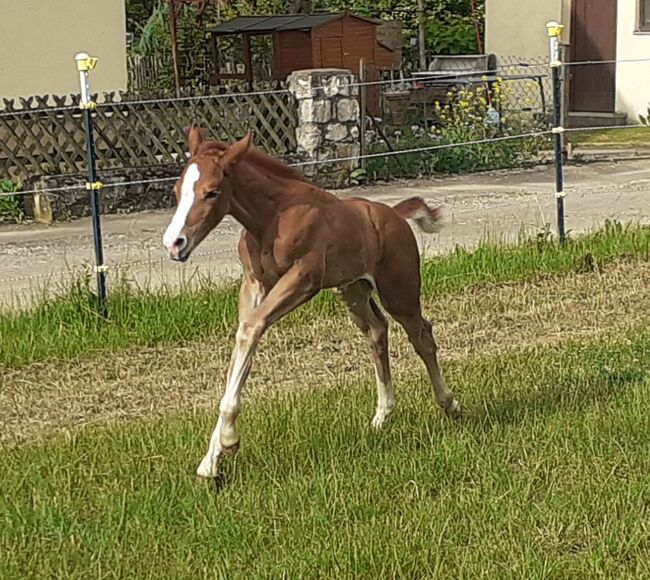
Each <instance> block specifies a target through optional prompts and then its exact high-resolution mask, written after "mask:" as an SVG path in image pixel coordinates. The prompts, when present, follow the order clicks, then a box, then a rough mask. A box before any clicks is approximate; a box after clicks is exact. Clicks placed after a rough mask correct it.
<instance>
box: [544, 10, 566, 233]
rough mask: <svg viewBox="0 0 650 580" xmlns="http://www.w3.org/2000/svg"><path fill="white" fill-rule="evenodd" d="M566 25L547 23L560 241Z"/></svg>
mask: <svg viewBox="0 0 650 580" xmlns="http://www.w3.org/2000/svg"><path fill="white" fill-rule="evenodd" d="M563 28H564V26H562V25H561V24H558V23H557V22H549V23H548V24H547V25H546V29H547V31H548V38H549V48H550V57H551V62H550V65H551V73H552V80H553V128H552V131H553V135H554V141H555V198H556V202H557V231H558V236H559V238H560V243H561V244H564V243H565V242H566V231H565V227H564V174H563V164H564V159H563V157H562V134H563V133H564V127H563V126H562V79H561V78H560V73H561V68H562V61H561V60H560V35H561V34H562V29H563Z"/></svg>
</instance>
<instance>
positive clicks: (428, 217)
mask: <svg viewBox="0 0 650 580" xmlns="http://www.w3.org/2000/svg"><path fill="white" fill-rule="evenodd" d="M393 209H394V210H395V211H396V212H397V213H398V214H399V215H400V216H401V217H403V218H404V219H406V220H413V221H414V222H415V223H416V224H417V225H418V227H419V228H420V229H421V230H423V231H425V232H426V233H427V234H433V233H435V232H439V231H440V230H441V228H442V224H441V223H440V221H441V220H442V210H441V209H440V208H439V207H435V208H431V207H429V206H428V205H427V204H426V202H425V201H424V200H423V199H422V198H421V197H409V198H408V199H405V200H404V201H400V202H399V203H398V204H397V205H395V206H393Z"/></svg>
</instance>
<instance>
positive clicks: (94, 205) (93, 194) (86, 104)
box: [75, 52, 108, 316]
mask: <svg viewBox="0 0 650 580" xmlns="http://www.w3.org/2000/svg"><path fill="white" fill-rule="evenodd" d="M75 60H76V61H77V70H78V71H79V84H80V88H81V93H80V95H81V98H80V101H79V108H80V109H81V110H82V112H83V118H84V130H85V133H86V158H87V160H88V182H87V183H86V189H87V190H88V191H89V194H90V210H91V213H92V221H93V239H94V242H95V274H96V275H97V297H98V299H99V309H100V312H101V314H102V315H103V316H106V315H107V314H108V312H107V307H106V270H107V267H106V266H105V265H104V250H103V248H102V224H101V219H100V215H99V200H98V197H97V196H98V193H99V191H100V190H101V189H102V187H103V184H102V182H101V181H99V180H98V179H97V167H96V165H95V141H94V138H93V118H92V110H93V109H94V108H95V106H96V103H95V102H94V101H92V99H91V98H90V82H89V79H88V73H89V72H90V71H91V70H93V69H94V68H95V66H96V65H97V59H96V58H93V57H91V56H88V54H86V53H85V52H80V53H79V54H77V55H76V56H75Z"/></svg>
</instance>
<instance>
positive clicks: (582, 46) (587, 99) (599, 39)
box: [570, 0, 617, 113]
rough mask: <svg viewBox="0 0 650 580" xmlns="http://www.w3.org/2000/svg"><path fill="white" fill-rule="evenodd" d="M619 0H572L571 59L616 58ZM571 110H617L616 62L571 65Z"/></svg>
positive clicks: (605, 111) (606, 111) (608, 111)
mask: <svg viewBox="0 0 650 580" xmlns="http://www.w3.org/2000/svg"><path fill="white" fill-rule="evenodd" d="M616 2H617V0H573V17H572V20H571V60H572V61H585V60H614V59H615V58H616ZM570 69H571V90H570V99H571V101H570V107H571V110H572V111H588V112H602V113H611V112H614V107H615V101H616V65H614V64H586V65H576V66H572V67H570Z"/></svg>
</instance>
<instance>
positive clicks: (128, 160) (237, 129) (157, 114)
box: [0, 86, 297, 179]
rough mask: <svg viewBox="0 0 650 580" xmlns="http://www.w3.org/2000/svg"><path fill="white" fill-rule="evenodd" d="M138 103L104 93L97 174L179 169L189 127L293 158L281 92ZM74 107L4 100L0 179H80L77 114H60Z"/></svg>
mask: <svg viewBox="0 0 650 580" xmlns="http://www.w3.org/2000/svg"><path fill="white" fill-rule="evenodd" d="M226 91H227V92H226ZM141 97H142V95H139V96H138V100H137V101H136V100H135V99H133V97H132V96H129V95H126V94H119V95H115V94H113V93H108V94H105V95H104V98H103V100H102V101H101V102H100V104H99V105H98V107H97V110H96V114H95V119H96V123H95V128H96V135H95V146H96V149H97V158H98V168H99V169H100V170H101V169H110V168H122V167H142V166H152V165H158V164H169V163H176V162H179V161H180V160H181V159H184V156H185V152H186V149H187V148H186V145H185V141H184V134H183V129H184V127H187V126H189V125H190V124H191V123H192V122H196V123H199V124H200V125H202V126H203V127H205V128H207V129H208V131H209V133H210V134H211V135H212V137H214V138H216V139H219V140H223V141H231V140H233V139H237V138H240V137H242V136H243V135H244V134H245V133H246V131H248V130H249V129H250V130H252V131H253V133H254V142H255V144H256V145H257V146H258V147H260V148H262V149H264V150H265V151H267V152H269V153H272V154H276V155H286V154H290V153H293V152H295V149H296V137H295V128H296V124H297V110H296V105H295V102H294V99H293V97H292V95H291V94H290V93H289V92H287V91H284V90H282V92H274V93H266V94H251V93H249V92H247V91H246V89H245V88H244V87H239V88H236V87H232V86H229V87H228V88H227V89H226V88H224V89H222V90H221V91H220V92H217V91H215V92H213V93H211V94H202V95H196V94H192V93H189V92H186V93H185V97H188V98H186V99H180V100H179V99H174V98H171V97H170V98H160V95H157V96H156V98H155V99H152V100H148V101H147V102H142V98H141ZM152 97H153V95H152ZM190 97H191V98H190ZM77 103H78V96H77V95H71V96H64V97H49V96H48V95H45V96H42V97H31V98H29V99H20V101H19V103H15V102H13V101H8V100H5V108H4V110H2V111H0V176H2V175H4V176H9V177H13V178H16V177H18V178H23V179H24V178H26V177H29V176H32V175H35V174H37V175H40V174H66V173H76V172H78V171H81V170H82V169H83V167H84V164H85V141H84V133H83V125H82V121H81V114H80V112H79V111H78V110H77V109H76V108H71V109H65V110H61V108H64V107H69V106H75V105H77Z"/></svg>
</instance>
